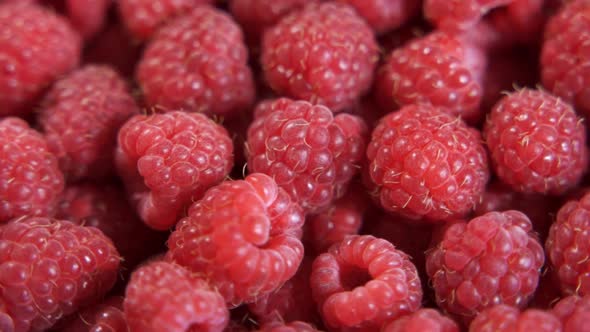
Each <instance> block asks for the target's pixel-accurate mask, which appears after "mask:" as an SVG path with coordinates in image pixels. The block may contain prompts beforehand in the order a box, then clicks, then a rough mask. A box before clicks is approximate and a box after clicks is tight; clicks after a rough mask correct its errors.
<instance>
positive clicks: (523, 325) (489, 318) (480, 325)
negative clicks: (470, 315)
mask: <svg viewBox="0 0 590 332" xmlns="http://www.w3.org/2000/svg"><path fill="white" fill-rule="evenodd" d="M469 331H470V332H526V331H539V332H558V331H561V322H560V321H559V319H557V317H556V316H555V315H553V314H551V313H550V312H547V311H543V310H538V309H528V310H525V311H523V312H520V310H519V309H518V308H516V307H511V306H509V305H505V304H498V305H495V306H493V307H490V308H488V309H486V310H484V311H482V312H480V313H479V314H478V315H477V317H475V319H474V320H473V321H472V322H471V325H469Z"/></svg>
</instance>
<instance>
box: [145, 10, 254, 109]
mask: <svg viewBox="0 0 590 332" xmlns="http://www.w3.org/2000/svg"><path fill="white" fill-rule="evenodd" d="M213 27H214V28H213ZM136 78H137V81H138V83H139V85H140V87H141V89H142V91H143V95H144V98H145V100H146V102H147V103H148V104H149V105H150V106H152V107H153V108H154V109H155V110H156V111H169V110H177V109H181V110H185V111H189V112H201V113H206V114H209V115H216V116H222V117H229V116H232V115H235V114H237V113H240V112H242V111H244V110H246V109H248V108H249V107H250V106H251V104H252V103H253V102H254V97H255V91H254V90H255V89H254V81H253V78H252V73H251V70H250V67H248V51H247V49H246V46H245V45H244V41H243V36H242V31H241V30H240V27H239V26H238V25H237V24H236V23H235V22H234V21H233V20H232V18H231V17H230V16H229V15H228V14H226V13H225V12H222V11H221V10H218V9H215V8H212V7H209V6H200V7H196V8H195V9H193V10H192V11H190V12H188V13H187V14H186V15H183V16H181V17H178V18H176V19H175V20H172V21H171V22H170V23H169V24H168V25H166V26H165V27H163V28H162V29H160V30H159V31H158V33H157V34H156V35H155V36H154V38H153V40H152V41H151V42H150V43H149V45H148V46H147V48H146V50H145V51H144V53H143V57H142V59H141V60H140V62H139V64H138V66H137V74H136Z"/></svg>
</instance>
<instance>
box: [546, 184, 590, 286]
mask: <svg viewBox="0 0 590 332" xmlns="http://www.w3.org/2000/svg"><path fill="white" fill-rule="evenodd" d="M545 249H546V252H547V258H548V260H549V262H550V263H551V266H552V268H553V270H554V272H555V273H556V275H557V277H558V279H559V286H560V288H561V291H562V293H563V294H564V295H572V294H577V295H581V296H584V295H590V262H589V261H588V252H589V250H590V194H586V195H584V196H583V197H582V198H581V199H579V200H572V201H569V202H567V203H566V204H565V205H564V206H563V207H561V209H559V212H558V213H557V217H556V220H555V222H554V223H553V225H551V228H550V230H549V237H548V238H547V242H546V244H545Z"/></svg>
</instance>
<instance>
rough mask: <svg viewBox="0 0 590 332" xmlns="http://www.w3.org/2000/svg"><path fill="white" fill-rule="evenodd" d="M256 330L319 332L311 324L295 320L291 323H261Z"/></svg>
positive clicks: (263, 331) (269, 331) (262, 331)
mask: <svg viewBox="0 0 590 332" xmlns="http://www.w3.org/2000/svg"><path fill="white" fill-rule="evenodd" d="M258 332H320V330H317V329H316V328H315V327H313V326H312V325H310V324H308V323H305V322H300V321H295V322H291V323H288V324H287V323H281V322H272V323H267V324H264V325H262V327H261V328H260V329H259V330H258Z"/></svg>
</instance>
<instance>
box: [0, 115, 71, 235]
mask: <svg viewBox="0 0 590 332" xmlns="http://www.w3.org/2000/svg"><path fill="white" fill-rule="evenodd" d="M63 189H64V177H63V174H62V173H61V172H60V170H59V167H58V165H57V159H56V158H55V156H54V155H53V154H51V153H50V152H49V149H48V147H47V143H46V141H45V139H44V138H43V136H41V134H39V133H38V132H36V131H35V130H33V129H31V128H30V127H29V125H28V124H27V123H26V122H25V121H23V120H21V119H19V118H14V117H7V118H4V119H0V224H1V223H3V222H6V221H8V220H10V219H11V218H15V217H20V216H25V215H27V216H42V215H51V214H52V213H53V210H54V208H55V204H56V203H57V200H58V196H59V195H60V194H61V192H62V191H63Z"/></svg>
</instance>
